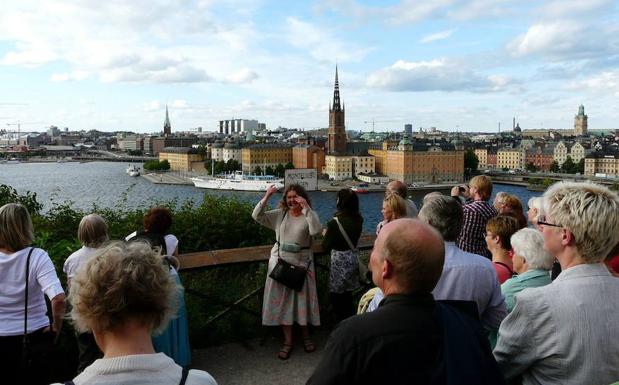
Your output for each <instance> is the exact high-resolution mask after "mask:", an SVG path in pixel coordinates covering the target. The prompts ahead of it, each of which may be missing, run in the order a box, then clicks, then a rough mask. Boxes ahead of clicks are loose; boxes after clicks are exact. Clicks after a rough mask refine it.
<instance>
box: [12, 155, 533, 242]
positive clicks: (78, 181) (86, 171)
mask: <svg viewBox="0 0 619 385" xmlns="http://www.w3.org/2000/svg"><path fill="white" fill-rule="evenodd" d="M127 166H128V164H127V163H113V162H91V163H76V162H68V163H21V164H11V165H9V164H0V184H6V185H9V186H11V187H13V188H15V189H16V190H17V191H18V192H20V193H24V192H26V191H32V192H36V193H37V199H38V201H39V202H41V203H42V204H43V205H44V208H45V209H49V208H50V207H52V205H53V204H54V203H63V202H69V203H70V204H71V205H72V206H73V207H75V208H78V209H82V210H89V209H91V208H92V206H93V204H97V205H98V206H102V207H122V208H136V207H140V208H144V207H149V206H151V205H153V204H154V203H155V202H162V201H163V202H166V201H171V200H175V201H177V202H184V201H186V200H188V199H192V200H193V201H195V202H199V201H201V199H202V197H203V196H204V194H205V193H207V191H208V194H212V195H217V196H235V197H237V198H240V199H242V200H245V201H248V202H250V203H252V204H255V203H257V202H258V200H260V198H261V197H262V196H263V194H262V193H257V192H239V191H217V190H203V189H198V188H196V187H193V186H181V185H158V184H153V183H150V182H148V181H147V180H145V179H144V178H141V177H139V178H132V177H130V176H128V175H127V173H126V172H125V169H126V168H127ZM498 191H505V192H508V193H510V194H515V195H516V196H518V197H519V198H520V200H521V201H522V203H523V206H525V209H526V204H527V201H528V200H529V198H531V197H533V196H539V195H541V193H540V192H531V191H528V190H527V189H526V188H524V187H520V186H510V185H498V184H497V185H495V188H494V192H495V193H496V192H498ZM442 192H443V193H449V191H448V190H444V191H442ZM426 193H428V191H421V192H418V191H415V192H413V194H412V199H413V200H414V201H415V202H416V203H417V205H418V206H420V202H421V199H422V198H423V196H424V195H425V194H426ZM309 195H310V199H311V201H312V207H313V208H314V210H316V212H317V213H318V216H319V217H320V220H321V221H322V222H323V223H326V222H327V220H328V219H329V218H331V217H332V216H333V214H334V212H335V195H336V193H334V192H310V193H309ZM279 198H281V195H278V196H277V197H273V198H271V205H272V206H274V205H275V204H276V203H277V200H278V199H279ZM359 199H360V201H359V204H360V208H361V213H362V214H363V217H364V219H365V221H364V226H363V227H364V230H365V231H367V232H374V231H375V228H376V224H377V223H378V222H379V221H380V220H381V219H382V215H381V212H380V210H381V207H382V199H383V194H378V193H372V194H363V195H359Z"/></svg>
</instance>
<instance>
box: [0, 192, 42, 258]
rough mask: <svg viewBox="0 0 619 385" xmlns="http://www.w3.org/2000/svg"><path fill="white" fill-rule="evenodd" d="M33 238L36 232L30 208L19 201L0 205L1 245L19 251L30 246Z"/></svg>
mask: <svg viewBox="0 0 619 385" xmlns="http://www.w3.org/2000/svg"><path fill="white" fill-rule="evenodd" d="M32 239H34V232H33V229H32V219H30V214H29V213H28V209H27V208H26V207H24V206H23V205H21V204H19V203H7V204H5V205H4V206H2V207H0V247H3V248H5V249H8V250H9V251H19V250H21V249H23V248H25V247H28V246H30V244H31V243H32Z"/></svg>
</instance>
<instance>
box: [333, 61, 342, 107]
mask: <svg viewBox="0 0 619 385" xmlns="http://www.w3.org/2000/svg"><path fill="white" fill-rule="evenodd" d="M341 109H342V108H341V106H340V83H339V81H338V80H337V64H336V65H335V87H334V89H333V111H341Z"/></svg>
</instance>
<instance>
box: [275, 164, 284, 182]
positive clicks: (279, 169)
mask: <svg viewBox="0 0 619 385" xmlns="http://www.w3.org/2000/svg"><path fill="white" fill-rule="evenodd" d="M285 172H286V168H285V167H284V165H283V164H281V163H278V164H277V166H275V175H277V176H278V177H280V178H281V177H283V176H284V173H285Z"/></svg>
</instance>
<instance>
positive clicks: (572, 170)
mask: <svg viewBox="0 0 619 385" xmlns="http://www.w3.org/2000/svg"><path fill="white" fill-rule="evenodd" d="M576 167H577V166H576V163H574V161H573V160H572V157H571V156H569V155H568V156H567V159H565V162H563V164H562V165H561V171H563V172H564V173H566V174H576V171H577V170H576Z"/></svg>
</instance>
